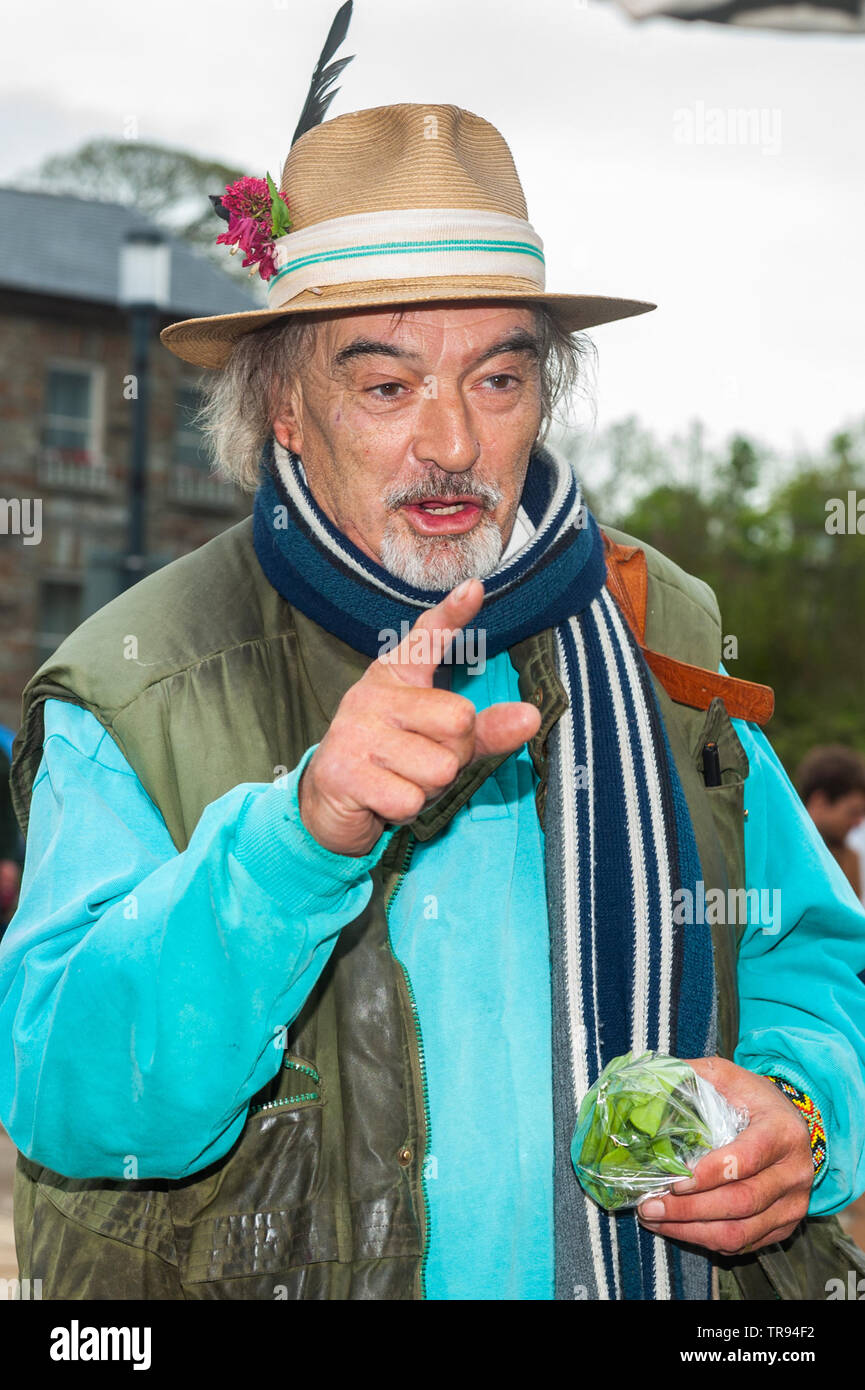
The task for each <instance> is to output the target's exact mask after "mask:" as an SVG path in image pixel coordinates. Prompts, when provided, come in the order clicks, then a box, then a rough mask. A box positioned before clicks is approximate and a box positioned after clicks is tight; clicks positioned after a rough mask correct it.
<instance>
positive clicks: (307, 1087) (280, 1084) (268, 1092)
mask: <svg viewBox="0 0 865 1390" xmlns="http://www.w3.org/2000/svg"><path fill="white" fill-rule="evenodd" d="M321 1102H322V1088H321V1077H320V1076H319V1073H318V1071H317V1069H316V1068H315V1067H314V1066H313V1064H312V1062H308V1061H306V1060H305V1059H304V1058H302V1057H293V1056H290V1055H289V1054H288V1053H286V1055H285V1059H284V1061H283V1063H282V1066H281V1067H280V1069H279V1071H278V1072H277V1074H276V1076H275V1077H274V1079H273V1081H271V1082H269V1084H268V1085H267V1086H266V1087H265V1088H264V1089H263V1090H262V1091H260V1092H259V1093H258V1097H257V1098H256V1099H255V1100H254V1101H253V1103H252V1104H251V1105H250V1107H249V1120H252V1119H254V1118H255V1116H256V1115H274V1114H278V1113H279V1112H280V1110H283V1111H284V1110H286V1109H287V1108H288V1107H289V1106H290V1107H291V1109H292V1110H298V1109H300V1108H301V1107H303V1106H306V1105H316V1104H319V1103H321Z"/></svg>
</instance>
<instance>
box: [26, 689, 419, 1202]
mask: <svg viewBox="0 0 865 1390" xmlns="http://www.w3.org/2000/svg"><path fill="white" fill-rule="evenodd" d="M45 721H46V735H45V740H44V745H43V756H42V761H41V764H40V768H39V772H38V775H37V778H36V781H35V783H34V788H33V800H32V808H31V818H30V828H29V835H28V841H27V853H26V860H25V867H24V875H23V881H22V888H21V898H20V905H19V908H18V911H17V913H16V915H15V917H14V918H13V920H12V922H11V924H10V926H9V927H8V929H7V932H6V935H5V937H4V939H3V942H2V945H0V1106H2V1109H0V1118H2V1121H3V1123H4V1125H5V1126H6V1128H7V1130H8V1132H9V1133H10V1135H11V1137H12V1139H13V1140H14V1142H15V1143H16V1145H17V1146H18V1148H19V1149H20V1150H21V1151H22V1152H23V1153H24V1154H25V1155H27V1157H29V1158H32V1159H33V1160H35V1161H36V1162H38V1163H43V1164H45V1165H46V1166H47V1167H49V1168H51V1169H53V1170H54V1171H55V1172H59V1173H62V1174H65V1175H66V1176H68V1177H73V1178H88V1177H90V1178H93V1177H103V1178H114V1179H118V1178H128V1177H140V1178H145V1177H149V1178H169V1179H170V1178H182V1177H185V1176H186V1175H188V1174H190V1173H194V1172H197V1171H198V1170H200V1169H202V1168H204V1167H206V1166H207V1165H208V1164H210V1163H212V1162H214V1161H215V1160H216V1159H218V1158H221V1157H222V1156H223V1155H224V1154H226V1153H227V1152H228V1150H229V1149H230V1148H231V1147H232V1145H233V1144H234V1142H235V1141H236V1139H237V1138H238V1136H239V1134H240V1132H241V1130H242V1128H243V1125H244V1121H245V1118H246V1112H247V1109H248V1105H249V1101H250V1099H251V1097H252V1096H254V1095H255V1094H256V1092H257V1091H259V1090H260V1089H261V1087H262V1086H263V1085H265V1084H266V1083H267V1082H268V1081H269V1080H271V1078H272V1077H273V1076H275V1075H276V1073H277V1071H278V1070H279V1067H280V1065H281V1061H282V1057H283V1053H282V1050H281V1046H280V1041H281V1035H282V1029H283V1028H284V1026H285V1025H286V1024H290V1023H291V1022H292V1021H293V1020H294V1019H295V1018H296V1017H297V1015H298V1013H299V1012H300V1010H301V1008H302V1006H303V1004H304V1001H305V1000H306V998H307V996H308V995H309V993H310V991H311V990H312V988H313V986H314V985H315V983H316V981H317V980H318V978H319V976H320V974H321V972H322V970H323V968H324V966H325V964H326V962H327V960H328V958H329V956H330V954H331V952H332V950H333V947H334V944H335V942H336V939H337V936H338V934H339V931H340V929H341V928H342V927H343V926H345V925H346V923H348V922H350V921H353V920H354V919H355V918H356V917H357V916H358V915H359V914H360V913H361V912H362V911H363V909H364V907H365V906H366V904H367V902H368V900H369V897H370V895H371V891H372V881H371V878H370V873H369V870H370V869H371V868H372V867H373V865H374V864H375V863H377V861H378V859H379V858H380V857H381V855H382V853H383V852H384V849H385V847H386V845H387V843H388V841H389V839H390V838H391V837H392V835H393V834H394V833H396V832H395V830H390V831H388V832H386V833H385V834H384V835H383V836H382V837H381V838H380V840H379V841H378V842H377V844H376V845H375V846H374V848H373V850H372V851H371V852H370V854H368V855H366V856H365V857H364V858H352V857H350V856H343V855H338V854H332V853H331V852H330V851H329V850H326V849H324V848H323V847H322V846H321V845H319V844H318V843H317V841H315V840H314V839H313V838H312V836H311V835H310V834H309V832H308V831H307V830H306V828H305V826H304V825H303V822H302V821H301V819H300V814H299V810H298V802H297V786H298V782H299V780H300V775H301V773H302V771H303V768H304V767H305V765H306V763H307V761H308V760H309V758H310V757H311V755H312V753H313V752H314V748H310V749H308V750H307V752H306V753H305V754H304V757H303V758H302V759H301V761H300V763H299V764H298V766H297V767H296V768H295V769H294V770H293V772H291V773H289V774H288V775H287V776H286V777H284V778H281V779H280V780H279V782H277V783H254V782H250V783H242V784H240V785H239V786H236V787H234V788H233V789H232V790H231V791H229V792H227V793H226V794H225V795H224V796H221V797H219V798H218V800H216V801H214V802H212V803H211V804H210V805H209V806H207V807H206V808H205V811H204V813H203V814H202V816H201V818H200V820H199V822H198V825H197V826H196V828H195V831H194V833H193V835H192V837H191V839H190V841H189V845H188V846H187V848H186V850H185V851H184V852H183V853H178V852H177V850H176V848H175V846H174V844H173V842H172V840H171V837H170V836H169V834H168V830H167V828H166V826H165V823H164V821H163V819H162V817H161V815H160V813H159V811H158V809H157V807H156V806H155V805H154V803H153V802H152V801H151V800H150V798H149V797H148V796H147V794H146V792H145V791H144V789H143V787H142V786H141V784H140V782H139V781H138V779H137V778H136V776H135V774H134V773H133V771H132V769H131V768H130V766H129V765H128V763H127V762H126V761H125V759H124V758H123V756H122V754H121V753H120V750H119V749H118V747H117V746H116V744H115V743H114V741H113V739H112V738H111V737H110V735H109V734H107V733H106V731H105V730H104V729H103V728H102V726H101V725H100V724H99V722H98V721H97V720H96V719H95V718H94V716H93V715H91V714H90V713H89V712H88V711H86V710H83V709H80V708H79V707H77V706H75V705H72V704H68V703H65V702H62V701H55V700H48V701H47V702H46V706H45Z"/></svg>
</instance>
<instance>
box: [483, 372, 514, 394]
mask: <svg viewBox="0 0 865 1390" xmlns="http://www.w3.org/2000/svg"><path fill="white" fill-rule="evenodd" d="M487 381H493V382H497V383H498V385H497V386H496V387H495V389H496V390H497V391H506V390H507V389H508V387H509V386H510V385H511V383H512V382H519V377H516V376H511V375H510V373H508V372H496V373H495V375H494V376H488V377H487Z"/></svg>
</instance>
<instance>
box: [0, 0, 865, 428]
mask: <svg viewBox="0 0 865 1390" xmlns="http://www.w3.org/2000/svg"><path fill="white" fill-rule="evenodd" d="M337 8H338V0H243V2H242V3H237V2H236V0H235V2H234V3H228V2H227V0H146V3H141V0H134V2H133V0H87V3H84V0H65V3H63V4H60V3H56V0H55V3H51V0H27V3H26V4H21V5H19V6H16V7H15V8H12V7H7V8H6V10H5V13H4V21H3V29H4V36H3V53H2V56H0V64H2V78H3V81H2V92H3V96H2V98H0V134H2V139H0V182H3V183H6V184H8V183H13V182H14V180H15V177H16V175H18V174H19V173H21V172H22V171H23V170H25V169H28V168H30V167H32V166H33V165H34V164H35V163H36V162H38V161H39V160H40V159H41V158H42V157H44V156H45V155H47V154H49V153H55V152H58V151H63V150H72V149H74V148H75V147H76V146H77V145H78V144H79V143H81V142H82V141H83V140H85V139H89V138H92V137H94V136H97V135H104V136H108V137H111V138H117V139H119V138H122V137H123V136H124V133H128V132H129V130H130V122H131V121H134V122H136V123H137V129H138V133H139V136H140V138H141V139H145V140H156V141H164V142H166V143H170V144H173V145H178V146H184V147H187V148H190V149H192V150H195V151H197V152H200V153H202V154H209V155H215V156H218V157H221V158H224V159H226V160H228V161H229V162H234V163H236V164H237V165H238V166H239V167H242V168H244V169H245V170H247V171H248V172H249V173H250V174H254V175H258V176H260V175H261V174H263V173H264V171H265V169H269V170H270V171H271V173H273V174H274V175H276V174H277V172H278V171H279V169H280V168H281V164H282V160H283V159H284V156H285V154H286V152H287V147H288V142H289V140H290V138H291V133H292V131H293V129H294V126H295V123H296V121H297V117H298V115H299V112H300V108H301V105H302V103H303V99H304V97H305V94H306V89H307V86H308V83H309V78H310V75H311V72H312V68H313V65H314V62H315V59H316V57H317V54H318V51H319V49H320V47H321V44H322V42H323V39H324V35H325V33H326V31H327V27H328V25H329V23H330V20H331V18H332V16H333V14H334V13H335V12H336V9H337ZM343 51H344V52H347V53H355V54H356V55H357V56H356V58H355V60H354V62H353V63H351V64H350V65H349V67H348V68H347V70H346V71H345V73H344V74H343V77H342V90H341V91H340V93H339V95H338V96H337V98H336V100H335V102H334V103H333V105H332V107H331V111H330V114H331V115H333V116H335V115H340V114H341V113H342V112H345V111H352V110H357V109H359V108H361V107H367V106H377V105H383V104H386V103H390V102H401V101H420V102H453V103H455V104H457V105H460V106H464V107H467V108H468V109H469V110H472V111H476V112H477V113H479V114H480V115H482V116H484V117H486V118H487V119H488V120H490V121H492V122H493V123H494V124H495V125H496V126H497V127H498V128H499V129H500V130H501V131H502V133H503V134H504V136H505V138H506V139H507V141H508V143H509V145H510V147H511V149H512V151H513V153H514V157H515V160H516V164H517V169H518V171H519V173H520V176H521V179H522V182H523V187H524V189H525V192H526V198H527V201H528V206H529V217H530V220H531V221H532V223H533V225H534V226H535V227H536V229H537V230H538V231H539V233H540V234H541V236H542V237H543V238H544V242H545V250H546V256H547V276H548V279H547V284H548V288H550V289H553V290H562V291H569V292H574V293H603V294H613V295H623V296H626V297H633V298H636V299H647V300H652V301H654V302H656V303H657V304H658V306H659V307H658V309H657V310H655V311H654V312H653V313H650V314H646V315H644V316H643V317H641V318H639V319H633V320H624V321H623V322H621V323H616V324H609V325H606V326H604V327H602V328H599V329H597V330H595V331H594V333H593V335H592V336H593V337H594V339H595V342H596V344H597V347H598V351H599V357H600V374H599V381H598V428H599V429H601V428H603V426H604V425H606V424H607V423H609V422H610V421H612V420H614V419H617V418H620V417H622V416H623V415H626V414H629V413H632V412H633V413H636V414H637V415H639V416H640V418H641V419H642V420H643V421H644V422H645V423H646V424H647V425H649V426H651V427H652V428H654V429H656V430H657V431H658V432H659V433H661V434H667V433H670V432H672V431H674V430H678V429H681V428H682V427H683V426H684V425H686V424H687V422H688V421H689V420H690V419H691V418H693V417H694V416H697V417H700V418H702V419H703V420H704V421H705V422H706V424H707V426H708V427H709V430H710V434H711V435H712V436H713V437H715V438H718V439H720V438H722V437H724V436H725V435H727V434H729V433H730V432H731V431H733V430H735V429H743V430H745V431H748V432H751V433H753V434H754V435H756V436H757V437H758V438H759V439H762V440H763V441H765V442H766V443H767V444H770V445H772V446H774V447H775V448H777V449H780V450H787V449H789V448H792V447H793V446H795V445H797V444H801V445H805V446H808V447H812V448H817V447H819V446H820V445H821V444H822V443H823V441H824V439H825V437H826V436H827V435H828V434H829V433H830V432H832V431H834V430H835V429H837V428H839V427H840V426H842V425H843V424H844V423H845V421H850V420H852V419H856V418H861V417H862V416H863V415H865V345H863V344H865V337H863V332H862V326H861V317H862V312H863V308H865V257H863V236H865V188H863V183H865V180H863V166H865V158H863V148H865V95H863V93H865V38H855V37H852V38H851V37H835V36H829V35H818V36H814V35H792V34H790V35H781V34H766V33H758V32H754V31H751V30H745V29H734V28H727V27H721V26H717V25H705V24H700V25H687V24H680V23H677V22H675V21H667V20H660V21H652V22H650V23H648V24H644V25H636V24H633V23H631V22H630V21H629V20H627V19H626V18H624V17H623V16H622V15H621V14H620V13H619V12H618V11H616V10H614V9H613V8H611V7H608V6H607V5H605V4H603V3H597V4H596V3H593V2H592V3H589V4H588V5H586V4H583V3H574V0H529V2H526V3H517V2H516V0H355V14H354V19H353V21H352V26H351V30H350V33H349V38H348V42H347V43H346V45H345V48H344V50H343ZM737 110H747V111H751V112H753V113H754V115H753V117H752V118H751V122H749V125H750V129H749V130H745V131H744V132H742V134H744V135H745V137H746V138H744V139H743V138H742V134H740V131H739V129H738V127H737V125H736V121H735V114H734V115H733V117H732V121H733V125H732V129H731V130H730V129H728V115H727V113H728V112H732V113H735V112H736V111H737ZM718 113H721V114H720V115H719V114H718ZM730 134H732V137H733V140H732V143H731V142H730V140H729V139H728V138H727V137H728V136H729V135H730ZM719 136H720V137H722V138H723V140H724V142H723V143H718V137H719ZM208 191H212V190H208ZM217 231H218V228H216V229H215V231H214V235H216V233H217ZM58 233H59V234H62V228H58ZM0 234H2V233H0Z"/></svg>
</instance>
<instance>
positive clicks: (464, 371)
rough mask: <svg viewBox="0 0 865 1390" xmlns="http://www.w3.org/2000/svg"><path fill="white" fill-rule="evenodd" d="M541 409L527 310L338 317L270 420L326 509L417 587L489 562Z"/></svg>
mask: <svg viewBox="0 0 865 1390" xmlns="http://www.w3.org/2000/svg"><path fill="white" fill-rule="evenodd" d="M540 419H541V395H540V373H539V361H538V338H537V330H536V328H535V317H534V314H533V312H532V311H531V309H526V308H522V307H519V306H517V307H513V306H511V307H508V306H501V305H499V304H477V303H475V304H472V305H470V306H466V305H460V306H458V307H451V306H450V305H447V306H444V307H441V306H439V307H436V308H426V307H420V308H411V307H409V308H407V309H406V310H405V311H403V313H402V315H401V316H400V315H399V314H398V313H397V312H396V311H394V310H393V309H387V310H384V311H380V310H362V311H360V312H352V313H346V314H340V315H336V316H333V317H329V318H327V319H323V320H321V321H319V322H318V323H317V325H316V338H315V347H314V351H313V353H312V356H311V357H310V359H309V360H308V361H307V363H306V365H305V366H304V367H303V368H302V370H301V372H300V373H299V375H298V380H297V382H296V385H295V386H294V388H293V389H292V391H291V392H290V396H289V399H288V400H287V401H285V402H284V403H283V406H282V409H281V411H280V413H279V414H278V415H277V417H276V418H275V419H274V422H273V428H274V434H275V435H276V437H277V439H278V440H279V442H280V444H282V445H283V447H285V448H287V449H290V450H292V452H294V453H296V454H299V455H300V456H301V458H302V459H303V465H304V469H305V471H306V477H307V481H308V483H309V487H310V489H311V491H312V494H313V496H314V497H315V499H316V501H317V502H318V505H319V506H320V507H321V509H322V511H324V512H325V514H326V515H327V516H328V517H329V518H330V520H331V521H332V522H333V523H334V525H335V526H337V527H338V528H339V530H340V531H342V532H343V534H344V535H345V536H347V537H348V538H349V539H350V540H351V541H353V542H354V544H355V545H356V546H357V547H358V548H359V549H360V550H362V551H363V552H364V554H366V555H368V556H370V558H371V559H373V560H375V561H377V562H378V563H379V564H381V565H383V566H384V567H385V568H386V569H388V570H390V571H391V572H392V573H394V574H396V575H398V576H399V577H400V578H402V579H404V580H405V581H406V582H408V583H410V584H414V585H415V586H416V587H418V588H427V589H450V588H452V587H453V586H454V585H455V584H458V583H459V582H460V580H462V579H466V578H469V577H470V576H472V575H479V576H483V575H485V574H489V573H491V572H492V570H494V569H495V567H496V565H497V563H498V561H499V557H500V556H501V553H502V550H503V549H504V547H505V546H506V545H507V542H508V540H509V538H510V534H511V530H512V528H513V524H514V518H515V517H516V514H517V509H518V507H519V502H520V496H521V494H522V489H523V483H524V481H525V476H526V469H527V467H528V461H529V454H530V452H531V449H532V445H533V444H534V442H535V439H536V438H537V433H538V428H539V425H540Z"/></svg>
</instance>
